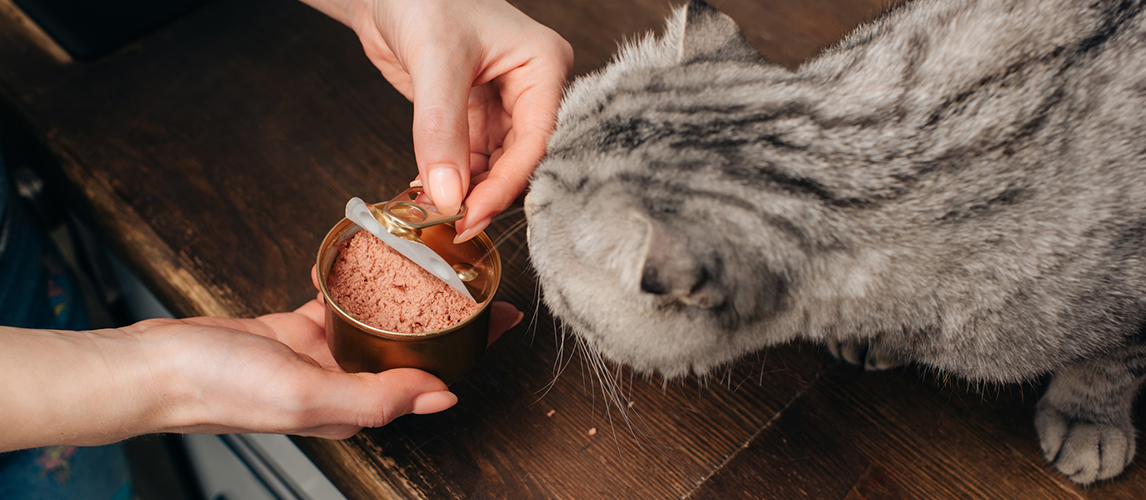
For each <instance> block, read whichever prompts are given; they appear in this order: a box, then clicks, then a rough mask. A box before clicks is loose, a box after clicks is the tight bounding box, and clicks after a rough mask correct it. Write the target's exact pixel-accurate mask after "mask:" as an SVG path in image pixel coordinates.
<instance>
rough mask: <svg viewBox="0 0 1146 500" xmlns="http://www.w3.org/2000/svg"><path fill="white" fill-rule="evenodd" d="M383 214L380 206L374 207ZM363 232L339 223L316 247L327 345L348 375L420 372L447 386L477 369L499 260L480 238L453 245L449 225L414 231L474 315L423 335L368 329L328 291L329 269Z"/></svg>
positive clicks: (488, 242)
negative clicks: (448, 270)
mask: <svg viewBox="0 0 1146 500" xmlns="http://www.w3.org/2000/svg"><path fill="white" fill-rule="evenodd" d="M374 207H375V209H379V210H380V209H381V208H382V207H383V203H378V204H375V205H374ZM359 231H361V228H359V227H358V226H357V225H356V224H354V223H353V222H351V221H350V220H348V219H345V218H344V219H342V220H341V221H339V222H338V223H337V224H335V225H334V227H333V228H332V229H331V230H330V232H329V233H327V235H326V238H325V239H323V241H322V245H321V246H320V247H319V251H318V260H317V263H316V266H317V267H316V272H317V275H318V286H319V288H320V289H321V291H322V295H323V299H324V307H325V309H326V342H327V345H329V346H330V352H331V354H333V355H334V359H335V360H336V361H337V362H338V365H339V366H341V367H342V369H343V370H345V371H347V372H372V373H378V372H381V371H384V370H389V369H391V368H418V369H421V370H425V371H427V372H429V373H431V374H433V375H435V376H437V377H438V378H440V379H442V381H443V382H445V383H447V384H451V383H453V382H455V381H457V380H458V379H460V378H461V377H462V375H464V374H465V373H466V372H468V371H469V370H470V369H471V368H473V366H474V365H475V364H476V363H477V361H478V359H479V358H480V357H481V355H482V353H483V352H484V351H485V347H486V344H487V342H488V338H489V318H490V304H491V303H492V302H493V296H494V294H495V293H497V287H498V285H499V284H500V283H501V257H500V255H499V254H498V252H497V249H496V248H494V245H493V242H492V241H491V240H490V238H489V236H487V235H486V234H485V233H484V232H483V233H481V234H479V235H477V236H476V237H474V238H472V239H470V240H469V241H466V242H464V243H460V244H455V243H454V242H453V240H454V237H455V236H457V232H456V231H455V229H454V226H453V224H452V223H443V224H436V225H432V226H429V227H424V228H420V229H417V230H416V232H417V237H418V239H419V240H420V241H421V242H422V243H424V244H425V245H426V246H428V247H430V248H431V249H432V250H434V252H436V253H437V254H438V255H439V256H441V257H442V258H443V259H445V260H446V263H448V264H449V265H450V266H451V267H452V268H453V269H455V270H456V271H457V273H458V275H459V277H461V278H462V281H463V282H464V284H465V287H466V289H468V290H469V292H470V294H471V295H472V296H473V298H474V300H475V301H476V302H477V305H478V308H477V311H476V312H474V313H473V314H471V315H470V316H468V317H467V318H465V319H463V320H462V321H461V322H459V323H457V324H454V325H453V326H450V327H447V328H442V329H439V330H434V331H427V332H422V333H406V332H397V331H387V330H383V329H381V328H376V327H373V326H371V325H368V324H366V323H364V322H362V321H359V320H358V319H357V318H355V317H354V315H353V314H351V313H350V312H349V311H348V309H347V308H345V307H343V306H342V305H340V304H338V303H337V302H336V301H335V300H334V299H333V298H332V294H331V291H330V289H329V286H328V283H327V282H328V280H329V276H330V273H331V267H332V266H333V265H334V262H335V260H336V259H337V257H338V253H339V251H340V249H341V248H343V246H344V243H345V242H347V241H348V240H350V239H351V238H352V237H354V235H355V234H356V233H358V232H359Z"/></svg>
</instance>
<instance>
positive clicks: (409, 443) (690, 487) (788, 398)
mask: <svg viewBox="0 0 1146 500" xmlns="http://www.w3.org/2000/svg"><path fill="white" fill-rule="evenodd" d="M713 3H714V4H715V5H717V6H718V7H720V8H722V9H723V10H725V11H726V12H728V13H729V14H731V15H732V16H733V17H734V18H736V19H738V21H739V22H740V23H741V25H742V26H743V27H744V29H745V32H746V34H747V36H748V38H749V40H751V41H752V42H753V43H754V44H755V45H756V46H757V47H758V48H760V50H761V52H763V53H764V54H765V55H766V56H768V57H769V58H771V59H773V60H774V61H777V62H780V63H782V64H786V65H789V66H792V65H796V64H798V63H799V62H800V61H802V60H804V59H806V58H807V57H809V56H810V55H812V54H814V53H815V52H816V51H817V50H819V49H820V48H822V47H824V46H826V45H828V44H830V43H832V42H833V41H834V40H836V39H838V37H839V36H840V35H841V34H843V33H844V32H845V31H847V30H848V29H850V28H852V27H854V26H855V25H856V24H858V23H859V22H861V21H862V20H864V19H868V18H870V17H872V16H874V15H876V13H877V12H879V11H880V10H881V9H883V8H884V7H885V2H883V1H881V0H809V1H801V0H761V1H748V0H743V1H741V0H724V1H714V2H713ZM517 5H519V6H520V8H521V9H522V10H524V11H525V12H526V13H528V14H530V15H531V16H533V17H535V18H536V19H538V20H539V21H541V22H542V23H545V24H547V25H549V26H551V27H553V28H554V29H555V30H557V31H558V32H559V33H561V34H562V35H563V36H564V37H566V38H567V39H568V40H569V41H570V42H571V43H572V44H573V46H574V49H575V51H576V57H577V60H576V61H577V62H576V67H575V70H576V72H577V73H578V74H583V73H585V72H588V71H591V70H593V69H595V68H598V67H600V66H601V65H603V64H604V63H605V61H606V60H607V59H608V57H609V56H610V55H611V54H612V53H613V51H614V50H615V48H616V44H617V43H618V41H620V40H621V39H622V38H623V37H632V36H635V35H636V34H638V33H642V32H644V31H646V30H649V29H653V28H657V27H659V26H660V24H661V20H662V18H663V17H664V16H665V15H666V14H667V13H668V11H669V3H668V2H666V1H664V0H655V1H654V0H631V1H621V2H600V1H596V0H565V1H560V2H558V1H554V0H522V1H519V2H517ZM5 23H6V24H3V25H0V92H2V95H3V97H4V98H5V100H6V101H8V102H9V104H10V105H11V106H12V107H13V108H14V109H15V110H16V111H17V113H18V114H19V115H20V116H22V118H23V119H24V120H26V122H27V124H28V126H29V128H30V130H31V131H32V135H33V136H34V137H35V138H36V140H38V141H39V142H41V143H43V144H44V145H46V146H47V148H48V150H49V151H50V153H51V155H52V157H54V159H55V163H56V164H57V167H58V171H59V172H60V173H61V175H62V176H63V177H64V178H65V179H66V182H67V184H68V186H69V187H70V188H71V189H72V194H71V195H70V200H71V202H73V203H74V204H75V206H77V207H80V209H81V210H82V211H83V212H84V213H85V214H88V215H89V216H90V218H91V221H92V222H93V223H94V224H96V226H97V227H98V228H99V229H100V231H101V233H102V234H103V235H104V237H105V238H106V239H107V240H108V241H109V242H110V243H111V244H112V245H113V247H114V248H115V249H116V250H117V252H119V254H120V255H121V256H122V257H123V259H124V260H126V261H127V262H128V263H129V264H130V265H131V266H132V267H133V269H134V270H135V271H136V272H137V273H138V274H139V275H140V276H142V277H143V278H144V279H145V281H146V282H147V283H148V284H149V285H150V286H152V288H153V289H154V290H156V292H157V294H158V295H160V297H161V299H162V300H163V301H164V302H165V303H166V304H167V305H168V306H169V307H170V308H171V309H172V310H173V311H174V312H176V313H177V314H180V315H197V314H214V315H224V316H250V315H255V314H260V313H266V312H272V311H280V310H286V309H290V308H293V307H296V306H298V305H300V304H302V303H303V302H304V301H306V300H308V299H310V298H312V297H313V296H314V294H315V291H314V289H313V288H312V286H311V284H310V278H309V269H310V267H311V265H313V262H314V255H315V253H316V251H317V248H318V245H319V243H320V241H321V238H322V237H323V235H324V234H325V233H326V231H327V230H328V229H329V228H330V227H331V226H332V225H333V224H334V223H335V222H337V221H338V220H339V219H340V218H341V213H342V207H343V205H344V204H345V202H346V200H347V199H348V198H350V197H351V196H360V197H363V198H366V199H374V200H381V199H384V198H389V197H390V196H392V195H393V194H394V193H396V192H398V191H399V190H400V189H401V188H402V187H403V186H404V185H405V184H406V183H407V182H408V181H409V180H410V179H411V178H412V177H413V176H414V174H415V168H414V166H413V165H414V163H413V155H412V148H411V144H410V130H409V129H410V113H411V106H410V104H409V103H408V102H406V101H405V99H403V98H402V97H401V96H400V95H399V94H398V93H397V92H395V91H394V90H393V89H392V88H390V86H389V85H388V84H387V83H386V82H385V81H384V80H383V79H382V77H381V76H380V75H379V73H378V72H377V71H376V70H375V69H374V68H373V67H371V65H370V64H369V62H368V61H367V60H366V58H365V57H364V56H363V55H362V51H361V49H360V47H359V45H358V41H357V39H356V38H355V36H354V35H353V33H351V32H350V31H349V30H348V29H346V28H344V27H342V26H340V25H338V24H336V23H335V22H333V21H331V20H329V19H326V18H324V17H323V16H322V15H321V14H319V13H318V12H315V11H313V10H311V9H310V8H308V7H306V6H304V5H302V4H300V3H297V2H294V1H292V0H227V1H219V2H214V3H211V4H208V5H207V6H205V7H203V8H201V9H199V10H198V11H196V12H193V13H192V14H190V15H189V16H187V17H186V18H184V19H182V20H180V21H178V22H177V23H175V24H174V25H171V26H168V27H166V28H164V29H162V30H160V31H158V32H156V33H154V34H152V35H150V36H148V37H146V38H145V39H143V40H141V41H139V42H137V43H134V44H133V45H131V46H129V47H127V48H125V49H123V50H120V51H118V52H116V53H114V54H113V55H111V56H109V57H106V58H104V59H101V60H99V61H96V62H93V63H87V64H60V63H58V62H55V61H54V60H53V59H52V58H51V57H49V56H48V55H46V54H45V53H43V52H42V51H40V50H38V49H37V48H36V46H35V45H33V44H32V43H30V42H29V41H28V40H27V39H26V38H24V37H22V36H21V35H20V34H19V33H18V32H17V31H15V30H13V29H12V28H13V25H12V24H11V23H10V22H6V21H5ZM519 220H520V215H510V216H507V217H506V218H505V219H503V220H501V221H499V222H498V223H496V224H495V225H494V226H493V227H492V229H491V230H490V233H491V234H492V236H493V237H495V238H498V237H501V236H505V237H506V241H505V243H504V244H503V245H502V246H501V250H502V255H503V258H504V259H505V265H506V271H505V273H504V276H505V277H506V278H505V281H504V283H503V285H502V288H501V291H500V295H501V298H502V299H503V300H507V301H510V302H512V303H514V304H516V305H517V307H519V308H520V309H522V310H523V311H526V313H527V316H526V321H525V322H523V325H522V326H519V327H517V328H516V329H515V330H513V331H511V332H510V333H508V334H507V335H506V337H505V338H503V339H502V340H501V341H499V342H498V343H497V344H495V345H494V346H493V347H492V348H491V349H490V351H489V352H488V353H487V354H486V356H485V357H484V358H483V360H482V362H481V364H480V365H479V366H478V368H477V369H476V370H475V371H474V372H472V373H471V374H470V375H468V376H467V377H466V378H465V379H464V380H462V381H461V382H459V383H457V384H455V385H454V386H453V390H454V391H455V392H456V393H457V394H458V395H459V397H460V403H459V404H458V405H457V406H456V407H455V408H453V409H451V410H449V411H447V412H444V413H442V414H438V415H431V416H409V417H403V418H401V419H399V420H397V421H395V422H394V423H392V424H391V425H389V426H387V427H384V428H381V429H371V430H366V431H363V432H361V433H359V434H358V435H357V436H355V437H353V438H351V439H347V440H344V441H327V440H320V439H297V440H296V442H297V443H298V444H299V445H300V447H301V448H302V449H303V450H304V451H305V452H306V453H307V454H308V455H309V456H310V457H311V458H312V459H313V460H314V461H315V463H316V464H317V465H318V466H319V468H321V469H322V470H323V471H324V472H325V473H326V474H327V475H328V476H329V477H330V479H331V480H332V481H333V482H334V483H335V485H337V486H338V487H339V488H340V489H341V490H342V491H343V493H344V494H345V495H346V496H347V497H348V498H351V499H366V498H428V499H438V498H475V499H480V498H510V499H520V498H566V499H594V498H601V499H612V498H641V499H667V498H692V499H728V498H805V497H808V498H848V499H874V498H1003V499H1017V498H1037V499H1045V498H1091V499H1100V498H1101V499H1105V498H1146V468H1143V467H1141V466H1140V465H1139V463H1138V462H1136V463H1135V464H1132V465H1131V466H1130V467H1129V469H1128V471H1127V473H1126V474H1125V475H1124V476H1122V477H1120V478H1119V479H1117V480H1115V481H1112V482H1108V483H1104V484H1101V485H1098V486H1094V487H1090V488H1085V489H1083V488H1078V487H1076V486H1074V485H1073V484H1071V483H1070V482H1069V481H1067V480H1066V479H1064V478H1063V477H1061V476H1060V475H1058V474H1057V473H1056V472H1055V471H1054V470H1053V469H1051V468H1050V467H1048V466H1046V465H1045V464H1044V463H1043V461H1042V458H1041V456H1040V453H1039V451H1038V449H1037V443H1036V438H1035V433H1034V429H1033V425H1032V415H1033V408H1034V402H1035V400H1036V398H1037V395H1038V389H1039V388H1038V384H1030V385H1027V386H1001V387H975V388H967V387H964V386H962V385H961V384H959V383H958V382H957V381H943V380H940V379H936V378H935V377H933V376H931V375H929V374H926V373H921V372H919V371H916V370H913V369H903V370H894V371H891V372H888V373H875V374H871V373H863V372H862V371H859V370H857V369H854V368H851V367H848V366H843V365H839V364H836V363H833V362H832V361H831V360H830V359H829V358H828V357H826V356H825V355H824V354H823V353H822V350H821V348H819V347H816V346H811V345H792V346H784V347H779V348H774V349H769V350H767V351H765V352H762V353H760V354H759V355H758V356H755V357H753V358H751V359H748V360H745V361H744V362H743V363H741V364H739V365H737V366H736V367H734V368H731V369H729V370H728V371H725V372H721V373H718V374H715V375H713V376H711V377H708V378H706V379H704V380H696V379H688V380H682V381H672V382H669V383H665V382H664V381H662V380H659V379H646V378H643V377H640V376H633V375H632V374H631V373H629V372H626V371H619V372H616V376H617V378H618V380H620V381H621V384H620V387H619V388H617V390H619V391H620V393H622V394H623V396H624V401H626V402H625V403H617V402H615V401H614V400H613V399H612V393H611V392H610V391H609V390H607V389H605V388H603V387H602V384H601V382H600V380H599V379H598V378H597V376H596V375H595V374H594V373H595V372H594V370H593V368H592V367H591V366H592V365H591V363H589V362H588V361H587V360H585V359H584V358H582V357H581V356H580V355H579V354H578V353H577V352H576V351H575V349H574V347H573V346H572V345H573V343H572V341H571V340H563V337H562V336H561V333H560V329H559V328H558V327H556V326H555V325H554V321H553V320H552V318H550V317H549V316H548V314H547V313H546V311H545V310H544V308H543V307H539V306H538V302H537V297H536V284H535V283H534V282H533V280H532V278H531V273H530V271H529V269H528V258H527V255H526V253H525V248H524V243H523V240H522V238H523V236H524V235H523V233H521V232H517V233H509V232H508V231H509V228H510V227H511V226H512V225H513V224H514V223H515V222H517V221H519ZM629 402H631V405H630V404H628V403H629ZM594 430H595V432H593V431H594Z"/></svg>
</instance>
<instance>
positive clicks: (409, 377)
mask: <svg viewBox="0 0 1146 500" xmlns="http://www.w3.org/2000/svg"><path fill="white" fill-rule="evenodd" d="M326 373H327V375H326V380H325V384H324V386H323V387H316V388H315V389H316V390H315V397H317V398H320V399H319V401H320V408H325V411H328V412H330V413H331V416H334V415H338V416H339V417H338V418H331V419H328V420H329V421H331V422H342V423H345V424H353V425H357V426H361V427H381V426H383V425H386V424H388V423H390V422H391V421H393V420H394V419H395V418H398V417H400V416H402V415H406V414H409V413H419V414H424V413H435V412H438V411H442V410H445V409H446V408H449V407H450V406H453V404H454V403H456V402H457V397H456V396H454V395H453V394H451V393H449V392H448V391H447V387H446V384H445V383H444V382H442V381H441V380H440V379H438V378H437V377H435V376H433V375H430V374H429V373H426V372H424V371H421V370H416V369H413V368H395V369H393V370H386V371H384V372H382V373H376V374H375V373H354V374H341V373H336V372H326ZM443 393H444V394H443Z"/></svg>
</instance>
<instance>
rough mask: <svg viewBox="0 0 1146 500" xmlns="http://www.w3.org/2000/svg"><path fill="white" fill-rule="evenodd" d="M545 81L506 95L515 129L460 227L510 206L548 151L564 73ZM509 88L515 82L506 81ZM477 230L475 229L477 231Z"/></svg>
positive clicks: (476, 191)
mask: <svg viewBox="0 0 1146 500" xmlns="http://www.w3.org/2000/svg"><path fill="white" fill-rule="evenodd" d="M552 76H553V77H554V79H553V80H552V81H547V82H545V84H542V85H535V86H532V87H529V88H528V89H525V90H524V91H523V93H521V94H520V95H518V96H517V97H516V98H511V99H506V100H505V101H506V105H507V106H510V108H509V109H510V112H511V113H512V116H513V129H512V130H511V132H510V134H512V137H509V136H508V134H507V139H509V140H507V141H506V144H505V146H504V148H503V150H502V152H501V154H500V156H499V157H498V158H497V159H496V161H493V158H491V162H490V171H489V172H490V175H489V178H487V179H486V180H485V182H482V183H481V184H478V185H476V186H475V187H474V189H473V191H471V192H470V194H469V196H468V197H467V198H466V207H467V208H468V213H467V214H466V217H465V218H464V219H462V220H461V221H459V222H458V224H457V227H458V229H459V231H461V232H462V233H466V231H467V230H469V229H470V228H471V227H472V226H474V225H476V224H477V223H479V222H480V221H483V220H485V219H488V218H490V217H492V216H493V215H495V214H497V213H500V212H501V211H502V210H505V209H506V208H507V207H509V206H510V205H511V204H512V203H513V201H514V200H515V199H516V198H517V196H518V195H519V194H521V193H522V192H523V191H525V187H526V185H527V184H528V182H529V176H530V175H531V174H532V173H533V169H534V168H536V167H537V163H538V162H539V161H541V158H542V157H543V156H544V155H545V143H546V141H547V140H548V139H549V134H550V133H551V132H552V131H553V128H554V126H555V125H556V120H557V107H558V105H559V104H560V102H561V89H562V83H563V82H564V77H563V74H561V73H559V72H558V73H556V74H555V75H552ZM506 85H507V92H512V91H513V90H514V89H513V88H512V85H511V84H510V83H509V82H507V83H506ZM475 234H476V233H475Z"/></svg>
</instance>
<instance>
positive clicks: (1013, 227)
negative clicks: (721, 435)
mask: <svg viewBox="0 0 1146 500" xmlns="http://www.w3.org/2000/svg"><path fill="white" fill-rule="evenodd" d="M526 215H527V217H528V221H529V245H530V249H531V253H532V259H533V262H534V265H535V267H536V270H537V273H538V277H539V280H540V283H541V285H542V287H543V295H544V300H545V303H546V304H547V305H548V306H549V307H550V309H551V310H552V311H553V312H554V314H555V315H556V316H557V317H559V318H560V319H561V320H562V321H563V322H564V323H566V324H567V325H569V326H571V327H572V329H573V330H574V331H575V332H576V333H577V334H579V335H580V336H581V337H582V338H583V339H585V340H586V342H587V343H588V344H589V345H591V346H592V347H594V348H595V349H597V350H599V351H600V353H601V354H603V355H604V356H605V357H607V358H608V359H611V360H613V361H616V362H621V363H624V364H627V365H630V366H632V367H635V368H636V369H638V370H641V371H644V372H650V373H660V374H663V375H664V376H666V377H674V376H680V375H684V374H687V373H689V372H694V373H705V372H707V371H709V370H711V369H713V368H714V367H717V366H720V365H722V364H726V363H729V362H731V361H733V360H735V359H736V358H738V357H740V356H741V355H743V354H745V353H748V352H751V351H754V350H758V349H760V348H762V347H765V346H769V345H775V344H780V343H784V342H789V341H791V340H794V339H810V340H813V341H820V342H823V343H826V344H828V345H829V346H831V347H832V349H833V352H835V353H837V355H839V356H842V357H844V358H845V359H848V360H851V361H853V362H859V363H862V364H866V365H867V366H868V367H869V368H886V367H889V366H894V365H897V364H900V363H904V362H917V363H920V364H922V365H925V366H928V367H932V368H934V369H937V370H939V371H941V372H944V373H950V374H955V375H958V376H961V377H963V378H965V379H967V380H973V381H997V382H1015V381H1025V380H1031V379H1033V378H1036V377H1039V376H1041V375H1044V374H1048V373H1049V374H1053V378H1052V380H1051V382H1050V384H1049V387H1048V389H1047V392H1046V393H1045V395H1044V396H1043V397H1042V399H1041V400H1040V401H1039V403H1038V412H1037V416H1036V425H1037V428H1038V432H1039V438H1040V440H1041V444H1042V449H1043V451H1044V453H1045V455H1046V458H1047V459H1048V460H1050V461H1052V462H1053V463H1054V465H1055V466H1056V467H1057V468H1058V470H1060V471H1062V472H1063V473H1064V474H1066V475H1068V476H1069V477H1070V478H1071V479H1073V480H1074V481H1076V482H1078V483H1081V484H1087V483H1091V482H1093V481H1096V480H1101V479H1106V478H1110V477H1113V476H1115V475H1117V474H1119V473H1120V472H1121V471H1122V470H1123V468H1124V467H1125V466H1126V464H1127V463H1129V462H1130V460H1131V458H1132V457H1133V455H1134V446H1135V442H1134V438H1135V431H1134V428H1133V424H1132V422H1131V406H1132V402H1133V400H1134V397H1135V395H1136V394H1137V391H1138V388H1139V385H1140V384H1141V383H1142V381H1143V377H1144V375H1146V347H1144V344H1146V335H1144V334H1146V331H1144V329H1143V327H1144V325H1146V260H1144V258H1146V16H1144V14H1143V3H1142V2H1139V1H1130V0H1126V1H1113V0H1098V1H1095V0H1086V1H1082V0H1056V1H1047V0H981V1H971V0H943V1H940V0H919V1H917V2H914V3H910V4H908V5H906V6H905V7H902V8H899V9H897V10H895V11H893V12H891V13H890V14H888V15H886V16H884V17H883V18H882V19H880V20H878V21H877V22H874V23H871V24H869V25H867V26H864V27H861V28H860V29H858V30H857V31H855V32H854V33H852V34H851V35H850V36H848V37H847V38H846V39H845V40H843V41H842V42H841V43H840V44H838V46H836V47H834V48H832V49H830V50H828V51H826V52H824V53H823V54H821V55H819V56H818V57H816V58H815V59H813V60H811V61H809V62H807V63H806V64H804V65H803V66H801V67H800V68H799V69H798V70H796V71H790V70H788V69H785V68H783V67H780V66H777V65H773V64H769V63H768V62H765V61H764V60H763V59H762V58H761V57H760V55H759V54H758V52H757V51H756V50H754V49H753V48H752V47H751V46H750V45H749V44H748V43H746V41H745V39H744V38H743V36H742V35H741V34H740V32H739V30H738V29H737V27H736V26H735V24H734V22H733V21H732V20H731V19H729V18H728V17H727V16H724V15H723V14H721V13H719V12H717V11H716V10H715V9H713V8H711V7H709V6H708V5H707V4H704V3H702V2H699V1H694V2H693V3H691V4H689V5H688V6H687V8H681V9H678V10H677V11H676V13H675V15H674V16H673V17H672V18H671V19H670V20H669V23H668V27H667V29H666V32H665V33H664V35H663V37H661V38H659V39H657V38H654V37H652V36H649V37H646V38H645V39H643V40H641V41H639V42H636V43H634V44H631V45H630V46H628V47H625V48H624V49H622V51H621V53H620V54H619V55H618V56H617V58H616V59H615V61H614V62H613V63H611V64H610V65H609V66H608V67H606V68H605V69H603V70H602V71H599V72H597V73H595V74H593V75H590V76H587V77H584V78H581V79H579V80H578V81H577V82H575V84H574V85H572V86H571V88H570V89H569V91H568V93H567V96H566V98H565V101H564V104H563V106H562V109H561V111H560V115H559V118H558V127H557V130H556V132H555V133H554V134H553V136H552V138H551V140H550V144H549V151H548V156H547V158H546V159H545V160H544V161H543V163H542V164H541V165H540V166H539V168H538V169H537V171H536V174H535V176H534V179H533V182H532V186H531V192H530V194H529V196H528V198H527V200H526Z"/></svg>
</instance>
